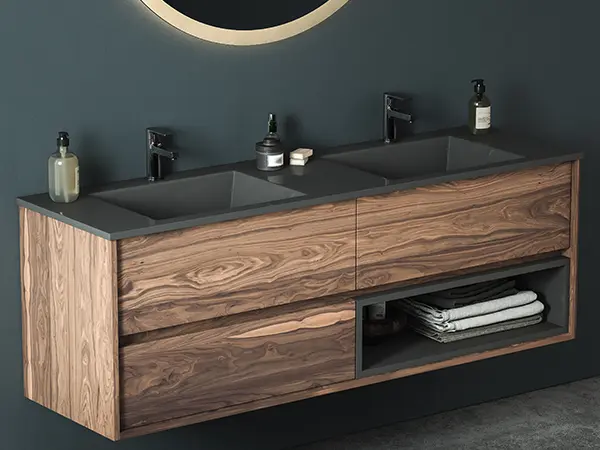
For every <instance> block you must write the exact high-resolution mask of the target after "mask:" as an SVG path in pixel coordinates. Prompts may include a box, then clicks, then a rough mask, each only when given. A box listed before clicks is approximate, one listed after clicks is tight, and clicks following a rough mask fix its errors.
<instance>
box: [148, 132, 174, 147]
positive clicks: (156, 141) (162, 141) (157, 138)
mask: <svg viewBox="0 0 600 450" xmlns="http://www.w3.org/2000/svg"><path fill="white" fill-rule="evenodd" d="M172 138H173V133H172V132H171V131H170V130H168V129H166V128H158V127H150V128H147V129H146V140H147V142H148V148H151V147H153V146H154V147H158V148H165V147H168V146H170V145H171V140H172Z"/></svg>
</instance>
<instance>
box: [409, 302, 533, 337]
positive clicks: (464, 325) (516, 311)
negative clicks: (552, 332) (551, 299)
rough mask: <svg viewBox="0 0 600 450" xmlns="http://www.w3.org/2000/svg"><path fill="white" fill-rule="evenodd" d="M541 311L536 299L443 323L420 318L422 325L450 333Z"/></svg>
mask: <svg viewBox="0 0 600 450" xmlns="http://www.w3.org/2000/svg"><path fill="white" fill-rule="evenodd" d="M542 311H544V304H543V303H542V302H540V301H539V300H536V301H534V302H531V303H529V304H527V305H523V306H517V307H515V308H508V309H503V310H502V311H497V312H494V313H491V314H484V315H481V316H475V317H469V318H466V319H460V320H455V321H449V322H444V323H434V322H429V321H426V320H422V318H420V319H421V323H422V325H423V326H426V327H429V328H431V329H432V330H435V331H440V332H450V333H451V332H454V331H463V330H469V329H471V328H476V327H482V326H484V325H491V324H494V323H500V322H505V321H507V320H514V319H520V318H522V317H529V316H533V315H535V314H540V313H541V312H542Z"/></svg>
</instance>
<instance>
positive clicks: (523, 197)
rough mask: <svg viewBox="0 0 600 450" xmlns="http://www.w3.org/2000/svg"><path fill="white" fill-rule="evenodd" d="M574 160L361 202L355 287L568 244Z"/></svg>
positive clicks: (555, 248)
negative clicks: (572, 162)
mask: <svg viewBox="0 0 600 450" xmlns="http://www.w3.org/2000/svg"><path fill="white" fill-rule="evenodd" d="M570 209H571V163H566V164H561V165H556V166H544V167H537V168H534V169H530V170H524V171H521V172H512V173H504V174H496V175H490V176H486V177H482V178H477V179H473V180H462V181H456V182H448V183H442V184H438V185H433V186H427V187H422V188H417V189H412V190H408V191H401V192H395V193H392V194H387V195H380V196H374V197H365V198H361V199H359V200H358V202H357V288H358V289H362V288H367V287H371V286H375V285H381V284H386V283H393V282H399V281H404V280H409V279H413V278H418V277H422V276H427V275H435V274H439V273H442V272H448V271H453V270H457V269H461V268H468V267H475V266H479V265H483V264H488V263H494V262H499V261H505V260H509V259H513V258H521V257H525V256H531V255H536V254H540V253H544V252H552V251H558V250H562V249H566V248H568V247H569V232H570Z"/></svg>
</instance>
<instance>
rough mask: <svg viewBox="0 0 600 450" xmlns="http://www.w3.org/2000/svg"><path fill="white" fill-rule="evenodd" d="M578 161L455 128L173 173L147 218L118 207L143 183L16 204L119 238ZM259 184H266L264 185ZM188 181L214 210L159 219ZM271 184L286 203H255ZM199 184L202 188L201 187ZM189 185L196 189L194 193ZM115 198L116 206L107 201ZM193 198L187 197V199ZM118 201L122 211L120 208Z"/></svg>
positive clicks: (513, 139) (145, 185) (496, 134)
mask: <svg viewBox="0 0 600 450" xmlns="http://www.w3.org/2000/svg"><path fill="white" fill-rule="evenodd" d="M482 155H484V158H483V159H482V157H481V156H482ZM582 157H583V153H582V152H575V151H565V150H560V149H556V148H553V146H552V145H551V144H549V143H544V142H540V141H538V140H532V139H528V138H523V137H519V136H514V135H512V134H509V133H505V132H502V131H500V130H496V129H494V130H492V131H491V132H490V133H488V134H485V135H481V136H473V135H472V134H470V133H469V131H468V129H466V128H452V129H445V130H439V131H435V132H430V133H422V134H417V135H415V136H412V137H409V138H404V139H402V140H401V141H400V142H397V143H392V144H384V143H383V142H370V143H369V142H367V143H361V144H353V145H347V146H341V147H335V148H331V149H327V150H324V151H322V152H319V151H318V150H316V151H315V155H314V156H313V157H312V158H311V159H310V160H309V162H308V163H307V165H306V166H287V167H285V168H283V169H281V170H279V171H276V172H261V171H259V170H258V169H256V163H255V161H254V160H250V161H243V162H239V163H234V164H227V165H221V166H214V167H207V168H202V169H195V170H188V171H185V172H178V173H175V174H172V175H170V176H168V177H166V178H165V180H161V181H158V182H155V183H152V189H154V190H155V191H156V192H157V193H158V194H157V196H158V197H157V199H156V205H157V208H158V209H157V210H156V211H157V215H153V214H146V215H144V214H142V213H140V209H139V208H138V209H137V212H134V209H136V208H131V209H126V207H123V206H122V205H123V203H122V202H125V203H126V202H127V200H126V197H127V195H129V193H131V192H138V191H139V192H142V190H144V189H146V190H147V192H146V194H144V195H147V194H148V193H150V191H149V185H150V184H151V183H149V182H148V181H146V180H145V179H136V180H129V181H124V182H118V183H113V184H111V185H108V186H103V187H100V188H94V189H92V190H89V191H86V192H82V195H81V196H80V198H79V200H77V201H76V202H74V203H69V204H59V203H54V202H52V201H51V200H50V198H49V196H48V194H47V193H44V194H37V195H31V196H27V197H19V198H18V199H17V204H18V205H19V206H21V207H25V208H29V209H31V210H33V211H36V212H39V213H41V214H43V215H46V216H49V217H52V218H54V219H57V220H59V221H61V222H65V223H67V224H70V225H72V226H74V227H76V228H80V229H82V230H85V231H88V232H90V233H93V234H95V235H97V236H100V237H102V238H105V239H108V240H119V239H126V238H131V237H136V236H143V235H149V234H154V233H160V232H165V231H172V230H179V229H184V228H190V227H194V226H198V225H204V224H209V223H216V222H224V221H227V220H235V219H241V218H244V217H251V216H257V215H261V214H268V213H273V212H279V211H286V210H291V209H297V208H306V207H310V206H315V205H319V204H324V203H333V202H340V201H344V200H351V199H355V198H359V197H366V196H371V195H379V194H385V193H389V192H394V191H401V190H406V189H412V188H416V187H420V186H427V185H432V184H437V183H442V182H447V181H456V180H463V179H468V178H476V177H481V176H486V175H491V174H495V173H503V172H513V171H518V170H523V169H527V168H532V167H536V166H542V165H550V164H559V163H562V162H567V161H574V160H577V159H580V158H582ZM207 176H209V177H207ZM200 177H202V178H200ZM209 178H210V179H211V183H212V184H211V183H209V184H206V183H205V184H202V183H200V184H198V183H196V184H194V183H195V182H196V181H197V180H201V179H204V180H208V179H209ZM256 179H258V180H263V181H266V182H268V183H271V184H266V183H264V182H262V183H261V182H260V181H256ZM236 180H239V184H240V187H239V188H238V189H237V192H235V191H234V188H233V187H228V188H227V189H224V190H222V191H221V193H222V195H221V197H223V196H224V195H227V196H231V199H229V198H227V201H221V200H220V199H219V198H218V197H219V193H218V192H216V191H215V190H213V189H211V186H212V185H214V184H215V183H216V185H224V184H228V183H231V184H232V186H233V184H234V183H236V182H238V181H236ZM252 180H254V181H252ZM188 181H189V182H191V183H190V184H189V189H187V190H186V191H185V196H186V197H192V196H194V197H196V201H197V200H198V199H199V198H203V199H209V200H211V204H212V206H211V208H200V209H204V211H203V212H199V213H193V214H185V215H177V216H175V217H169V214H167V213H166V212H165V213H163V214H159V213H158V211H159V210H160V203H161V202H162V204H163V205H165V206H164V208H166V209H165V211H167V210H168V209H169V208H170V207H169V206H167V205H168V204H169V203H170V201H169V200H170V199H169V195H172V194H173V193H174V192H175V191H174V190H172V189H171V188H170V187H171V186H173V187H174V186H178V189H180V190H179V191H177V192H179V193H183V192H184V191H182V190H181V188H182V186H185V183H187V182H188ZM272 185H275V186H273V192H276V191H281V195H280V196H281V197H285V198H281V199H277V200H273V201H264V202H261V203H252V201H251V200H252V192H253V191H256V190H260V191H263V192H264V195H265V196H266V197H262V198H267V199H268V198H269V193H268V192H267V191H269V190H270V189H269V188H265V186H272ZM202 186H206V188H205V189H203V188H202ZM157 187H158V188H157ZM194 187H197V190H198V192H196V191H195V190H194ZM225 193H227V194H225ZM151 195H154V194H151ZM211 196H212V197H211ZM234 196H241V197H240V200H239V201H236V200H235V199H234ZM248 196H249V197H248ZM113 197H114V198H116V199H118V201H116V202H115V201H112V198H113ZM159 197H162V198H159ZM213 197H214V198H213ZM123 198H125V200H122V199H123ZM273 198H279V196H273ZM149 200H152V199H151V198H149ZM172 200H173V202H172V203H176V199H172ZM193 200H194V199H193V198H188V199H186V201H188V202H189V201H193ZM212 200H214V201H212ZM119 202H121V203H120V204H121V206H117V204H119ZM203 203H206V202H203ZM148 204H149V205H150V202H149V203H148ZM148 208H151V206H148ZM175 208H176V206H175ZM167 212H168V211H167ZM148 216H154V218H151V217H148Z"/></svg>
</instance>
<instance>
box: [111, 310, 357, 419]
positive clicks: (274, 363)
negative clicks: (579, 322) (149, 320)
mask: <svg viewBox="0 0 600 450" xmlns="http://www.w3.org/2000/svg"><path fill="white" fill-rule="evenodd" d="M256 316H260V314H255V315H254V318H253V319H252V320H248V321H246V322H245V323H239V322H236V320H235V318H233V317H230V318H226V319H222V322H225V324H224V325H223V324H222V325H221V326H219V327H218V328H214V329H207V330H203V331H200V332H197V333H192V334H188V335H183V336H176V337H172V338H168V339H162V340H157V341H152V342H147V343H143V344H137V345H132V346H129V347H124V348H122V349H121V368H122V393H121V395H122V410H121V413H122V415H121V420H122V426H123V428H131V427H135V426H139V425H143V424H147V423H154V422H158V421H163V420H168V419H172V418H176V417H183V416H187V415H190V414H195V413H201V412H204V411H212V410H218V409H221V408H224V407H227V406H233V405H240V404H246V403H251V402H253V401H258V400H264V399H267V398H270V397H275V396H279V395H284V394H289V393H292V392H299V391H304V390H307V389H311V388H316V387H321V386H326V385H329V384H333V383H338V382H341V381H346V380H351V379H354V375H355V324H354V318H355V306H354V301H348V302H344V303H340V304H337V305H329V306H320V307H319V308H315V309H305V310H303V311H293V312H286V313H283V314H281V315H279V316H278V317H277V316H276V317H270V318H260V317H256ZM248 409H252V408H251V407H249V408H248Z"/></svg>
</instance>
